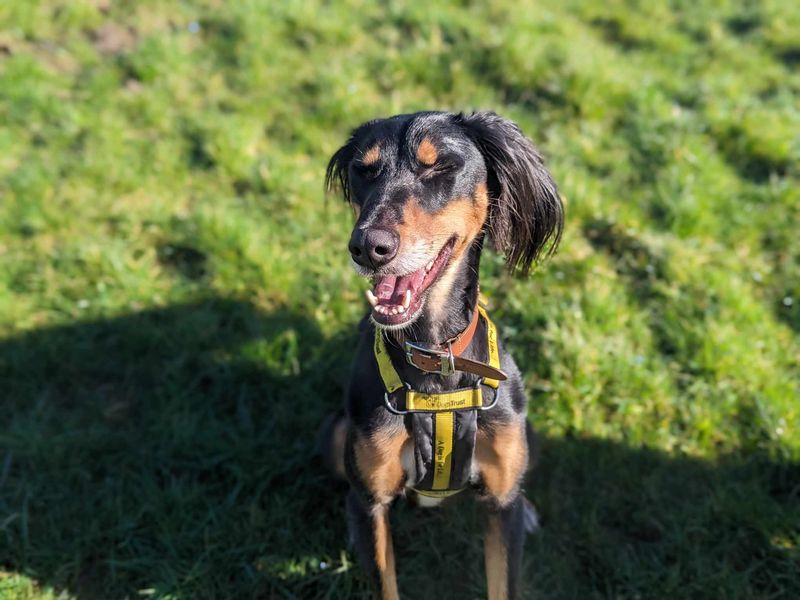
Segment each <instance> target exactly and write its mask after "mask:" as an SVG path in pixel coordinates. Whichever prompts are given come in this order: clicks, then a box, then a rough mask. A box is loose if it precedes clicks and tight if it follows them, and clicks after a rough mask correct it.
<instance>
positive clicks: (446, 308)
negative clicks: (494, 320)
mask: <svg viewBox="0 0 800 600" xmlns="http://www.w3.org/2000/svg"><path fill="white" fill-rule="evenodd" d="M482 246H483V240H482V239H478V240H475V241H474V242H473V243H472V244H471V245H470V247H469V248H468V249H467V250H465V251H464V255H463V256H462V258H461V260H460V261H459V262H458V263H457V264H454V265H452V267H451V268H452V269H453V273H452V277H451V276H450V273H447V274H445V277H447V278H448V280H449V281H446V280H445V277H443V278H442V280H441V281H439V282H438V285H444V284H446V283H449V284H450V285H449V289H432V290H431V293H429V294H428V298H427V300H426V301H425V306H424V307H423V309H422V313H421V314H420V316H419V317H418V318H417V320H416V321H415V322H414V323H413V324H412V325H411V326H410V327H408V328H406V329H403V330H401V331H398V332H396V333H394V334H393V337H394V338H395V339H396V340H397V341H398V342H399V343H400V344H402V343H403V342H405V341H406V340H414V341H417V342H420V343H423V344H428V345H439V344H443V343H445V342H447V341H448V340H451V339H453V338H455V337H456V336H458V335H459V334H460V333H462V332H463V331H464V330H465V329H466V328H467V326H468V325H469V324H470V321H471V320H472V316H473V314H474V313H475V310H476V308H477V305H478V272H479V267H480V260H481V249H482Z"/></svg>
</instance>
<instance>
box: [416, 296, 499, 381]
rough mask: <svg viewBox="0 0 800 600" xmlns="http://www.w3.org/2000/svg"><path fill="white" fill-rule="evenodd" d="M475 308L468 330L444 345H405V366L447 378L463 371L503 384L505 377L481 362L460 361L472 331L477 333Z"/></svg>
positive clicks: (463, 359) (469, 341) (473, 334)
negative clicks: (407, 364)
mask: <svg viewBox="0 0 800 600" xmlns="http://www.w3.org/2000/svg"><path fill="white" fill-rule="evenodd" d="M478 318H479V313H478V307H477V306H476V307H475V311H474V312H473V313H472V320H471V321H470V322H469V325H467V328H466V329H465V330H464V331H462V332H461V333H460V334H458V335H457V336H456V337H454V338H453V339H451V340H448V341H447V342H445V343H444V344H441V345H438V346H425V345H422V344H418V343H417V342H408V341H407V342H406V343H405V344H404V347H405V351H406V359H407V360H408V363H409V364H410V365H412V366H414V367H416V368H417V369H419V370H420V371H425V372H426V373H438V374H439V375H450V374H452V373H453V372H454V371H464V372H465V373H473V374H475V375H479V376H481V377H486V378H489V379H497V380H500V381H504V380H505V379H507V376H506V374H505V373H503V371H501V370H500V369H496V368H495V367H493V366H491V365H489V364H487V363H484V362H480V361H477V360H471V359H469V358H463V357H462V356H460V355H461V354H462V353H463V352H464V351H465V350H466V349H467V348H469V345H470V344H471V343H472V338H474V337H475V331H477V329H478Z"/></svg>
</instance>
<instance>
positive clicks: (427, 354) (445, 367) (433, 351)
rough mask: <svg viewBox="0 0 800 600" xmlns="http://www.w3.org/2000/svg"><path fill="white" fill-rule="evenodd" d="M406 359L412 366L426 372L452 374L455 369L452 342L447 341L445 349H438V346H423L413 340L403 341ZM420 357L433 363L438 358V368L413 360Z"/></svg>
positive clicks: (443, 374)
mask: <svg viewBox="0 0 800 600" xmlns="http://www.w3.org/2000/svg"><path fill="white" fill-rule="evenodd" d="M405 353H406V360H407V361H408V364H410V365H411V366H412V367H416V368H417V369H420V370H422V371H425V372H427V373H437V374H439V375H442V376H445V377H446V376H447V375H452V374H453V373H454V372H455V371H456V364H455V359H456V357H455V355H454V354H453V344H452V342H447V350H439V349H438V348H431V347H429V346H423V345H422V344H417V343H415V342H406V343H405ZM417 356H418V357H419V358H422V359H423V360H425V361H427V362H430V363H432V364H435V361H436V359H438V360H439V368H438V369H428V368H425V367H424V366H422V365H420V364H417V363H416V362H415V360H414V359H415V357H417Z"/></svg>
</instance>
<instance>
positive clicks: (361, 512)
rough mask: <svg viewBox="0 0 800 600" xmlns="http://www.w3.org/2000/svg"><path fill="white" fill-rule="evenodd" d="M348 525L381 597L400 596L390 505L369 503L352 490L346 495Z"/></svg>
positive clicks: (359, 556) (394, 598)
mask: <svg viewBox="0 0 800 600" xmlns="http://www.w3.org/2000/svg"><path fill="white" fill-rule="evenodd" d="M347 525H348V529H349V531H350V537H351V539H352V541H353V544H354V546H355V550H356V556H357V557H358V561H359V563H360V564H361V568H362V569H363V570H364V572H365V573H368V574H369V577H370V579H371V580H372V583H373V585H374V586H375V589H376V590H377V591H378V593H379V595H380V597H381V598H382V599H383V600H396V599H397V598H399V595H398V593H397V577H396V575H395V567H394V549H393V548H392V531H391V528H390V527H389V505H388V504H368V503H366V502H364V500H362V498H360V497H359V496H358V495H357V494H356V493H355V492H353V491H351V492H350V494H348V496H347Z"/></svg>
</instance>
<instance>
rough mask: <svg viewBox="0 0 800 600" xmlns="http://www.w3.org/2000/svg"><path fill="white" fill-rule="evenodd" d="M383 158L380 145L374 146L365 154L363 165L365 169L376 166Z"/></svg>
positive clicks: (362, 159) (362, 160) (362, 158)
mask: <svg viewBox="0 0 800 600" xmlns="http://www.w3.org/2000/svg"><path fill="white" fill-rule="evenodd" d="M380 158H381V149H380V148H379V147H378V144H375V145H374V146H372V147H371V148H370V149H369V150H367V151H366V152H364V156H362V157H361V164H362V165H364V166H365V167H369V166H370V165H374V164H375V163H376V162H378V161H379V160H380Z"/></svg>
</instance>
